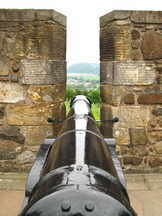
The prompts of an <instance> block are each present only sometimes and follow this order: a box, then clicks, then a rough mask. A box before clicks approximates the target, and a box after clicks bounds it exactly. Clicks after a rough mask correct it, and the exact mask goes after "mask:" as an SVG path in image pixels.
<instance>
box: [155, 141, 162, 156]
mask: <svg viewBox="0 0 162 216" xmlns="http://www.w3.org/2000/svg"><path fill="white" fill-rule="evenodd" d="M154 147H155V149H156V152H157V154H162V141H160V142H157V143H156V144H155V145H154Z"/></svg>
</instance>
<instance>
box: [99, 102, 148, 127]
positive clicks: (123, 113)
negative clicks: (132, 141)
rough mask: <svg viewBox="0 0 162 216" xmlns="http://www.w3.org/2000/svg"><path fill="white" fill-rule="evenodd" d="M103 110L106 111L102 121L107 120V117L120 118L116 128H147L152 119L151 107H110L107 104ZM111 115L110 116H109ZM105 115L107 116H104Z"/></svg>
mask: <svg viewBox="0 0 162 216" xmlns="http://www.w3.org/2000/svg"><path fill="white" fill-rule="evenodd" d="M102 107H103V109H105V112H106V113H105V114H104V113H103V115H102V119H103V120H105V119H106V117H107V118H108V119H110V117H109V116H111V118H112V117H118V118H119V122H117V123H115V124H114V128H115V129H116V128H120V127H123V128H134V127H145V126H147V122H148V120H149V118H150V110H149V107H146V106H131V105H130V106H118V107H114V106H110V105H107V104H102ZM108 113H109V114H108ZM104 115H105V116H104Z"/></svg>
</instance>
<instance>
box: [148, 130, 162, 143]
mask: <svg viewBox="0 0 162 216" xmlns="http://www.w3.org/2000/svg"><path fill="white" fill-rule="evenodd" d="M149 138H150V140H151V141H152V142H153V143H157V142H161V141H162V129H159V130H153V131H150V132H149Z"/></svg>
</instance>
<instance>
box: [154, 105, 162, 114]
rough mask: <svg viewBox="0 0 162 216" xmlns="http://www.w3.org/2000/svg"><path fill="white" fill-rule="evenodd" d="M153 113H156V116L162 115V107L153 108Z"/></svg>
mask: <svg viewBox="0 0 162 216" xmlns="http://www.w3.org/2000/svg"><path fill="white" fill-rule="evenodd" d="M152 114H154V115H155V116H162V107H155V108H154V109H153V110H152Z"/></svg>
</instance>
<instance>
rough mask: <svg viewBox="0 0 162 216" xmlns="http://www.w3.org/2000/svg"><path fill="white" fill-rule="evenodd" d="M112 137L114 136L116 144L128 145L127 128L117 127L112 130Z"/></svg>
mask: <svg viewBox="0 0 162 216" xmlns="http://www.w3.org/2000/svg"><path fill="white" fill-rule="evenodd" d="M113 137H114V138H116V141H117V144H118V145H129V144H130V136H129V130H128V128H117V129H114V130H113Z"/></svg>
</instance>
